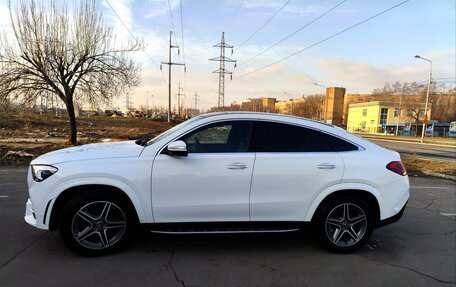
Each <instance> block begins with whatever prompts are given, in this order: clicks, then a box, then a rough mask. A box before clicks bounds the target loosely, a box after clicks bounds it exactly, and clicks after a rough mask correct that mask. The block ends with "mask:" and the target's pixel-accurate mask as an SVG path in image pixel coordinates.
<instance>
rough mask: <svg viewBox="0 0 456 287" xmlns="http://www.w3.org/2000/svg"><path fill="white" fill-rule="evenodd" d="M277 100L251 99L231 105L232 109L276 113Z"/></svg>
mask: <svg viewBox="0 0 456 287" xmlns="http://www.w3.org/2000/svg"><path fill="white" fill-rule="evenodd" d="M276 102H277V100H276V98H251V99H247V100H242V101H240V102H235V103H232V104H231V108H232V109H236V110H241V111H252V112H274V111H275V105H276Z"/></svg>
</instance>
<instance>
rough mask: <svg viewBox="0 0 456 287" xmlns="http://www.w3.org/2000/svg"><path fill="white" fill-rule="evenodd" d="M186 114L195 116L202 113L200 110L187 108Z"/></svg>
mask: <svg viewBox="0 0 456 287" xmlns="http://www.w3.org/2000/svg"><path fill="white" fill-rule="evenodd" d="M184 114H185V115H186V116H188V117H190V118H193V117H196V116H197V115H199V114H200V110H198V109H191V108H187V109H185V111H184Z"/></svg>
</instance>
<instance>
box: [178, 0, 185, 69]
mask: <svg viewBox="0 0 456 287" xmlns="http://www.w3.org/2000/svg"><path fill="white" fill-rule="evenodd" d="M179 5H180V18H181V32H182V35H181V36H182V57H183V58H184V64H185V42H184V21H183V17H182V0H180V1H179Z"/></svg>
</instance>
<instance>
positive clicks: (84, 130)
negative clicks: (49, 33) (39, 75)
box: [0, 114, 456, 175]
mask: <svg viewBox="0 0 456 287" xmlns="http://www.w3.org/2000/svg"><path fill="white" fill-rule="evenodd" d="M77 122H78V141H79V144H85V143H93V142H100V141H103V140H107V139H109V140H112V141H116V140H129V139H130V140H131V139H138V138H153V137H155V136H156V135H158V134H160V133H162V132H163V131H165V130H167V129H169V128H170V127H172V126H174V125H175V124H176V123H175V122H174V123H168V122H166V121H158V120H152V119H144V118H126V117H116V118H112V117H107V116H93V117H81V118H78V120H77ZM68 130H69V129H68V120H67V118H66V117H63V116H62V117H55V116H50V115H46V116H40V115H12V114H0V165H3V166H5V165H7V166H12V165H13V166H16V165H28V164H29V163H30V161H31V160H32V159H33V158H34V157H37V156H39V155H41V154H44V153H46V152H49V151H52V150H56V149H60V148H64V147H68V146H70V145H69V143H68ZM8 151H23V152H25V153H29V154H31V155H32V156H30V157H20V156H6V154H7V153H8ZM402 160H403V162H404V165H405V166H406V168H407V170H408V171H409V172H410V173H421V172H422V171H423V170H427V171H433V172H439V173H444V174H450V175H456V163H454V162H445V161H436V160H425V159H420V158H416V157H413V156H404V155H402Z"/></svg>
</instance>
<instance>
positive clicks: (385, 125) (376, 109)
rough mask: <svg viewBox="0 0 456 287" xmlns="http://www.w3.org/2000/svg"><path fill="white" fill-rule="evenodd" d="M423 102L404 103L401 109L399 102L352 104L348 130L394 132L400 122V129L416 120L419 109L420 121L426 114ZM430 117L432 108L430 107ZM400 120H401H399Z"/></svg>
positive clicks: (349, 110) (349, 111) (349, 109)
mask: <svg viewBox="0 0 456 287" xmlns="http://www.w3.org/2000/svg"><path fill="white" fill-rule="evenodd" d="M424 106H425V104H422V103H415V104H413V106H410V105H408V106H407V105H402V107H401V109H399V103H397V102H385V101H376V102H367V103H357V104H350V105H349V107H348V118H347V131H349V132H361V133H387V132H388V133H394V132H395V129H396V125H397V124H398V123H399V130H401V127H402V128H403V127H404V125H405V123H410V122H414V121H415V119H414V117H413V116H414V113H417V112H418V110H419V113H420V121H421V120H422V119H423V116H424ZM427 114H428V118H429V116H430V114H431V110H430V109H428V113H427ZM398 120H399V121H398Z"/></svg>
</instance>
